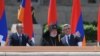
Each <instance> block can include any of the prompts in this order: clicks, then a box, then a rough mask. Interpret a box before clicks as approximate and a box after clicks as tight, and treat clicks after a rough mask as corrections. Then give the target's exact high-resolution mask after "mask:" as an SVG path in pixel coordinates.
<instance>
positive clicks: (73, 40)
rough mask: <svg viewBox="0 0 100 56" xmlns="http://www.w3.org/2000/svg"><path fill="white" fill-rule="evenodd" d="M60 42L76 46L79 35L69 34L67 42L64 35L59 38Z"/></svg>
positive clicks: (79, 38)
mask: <svg viewBox="0 0 100 56" xmlns="http://www.w3.org/2000/svg"><path fill="white" fill-rule="evenodd" d="M61 42H62V44H63V45H64V46H78V42H81V37H74V35H71V36H70V40H69V44H68V43H67V42H66V37H65V36H64V37H63V38H62V39H61Z"/></svg>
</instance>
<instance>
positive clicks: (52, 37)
mask: <svg viewBox="0 0 100 56" xmlns="http://www.w3.org/2000/svg"><path fill="white" fill-rule="evenodd" d="M59 33H60V32H59V31H58V29H57V25H50V26H49V30H48V31H46V32H45V33H44V34H43V39H42V46H61V42H60V40H59V38H58V35H59Z"/></svg>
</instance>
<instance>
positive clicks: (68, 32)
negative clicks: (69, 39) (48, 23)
mask: <svg viewBox="0 0 100 56" xmlns="http://www.w3.org/2000/svg"><path fill="white" fill-rule="evenodd" d="M63 33H64V34H66V35H69V34H70V33H71V27H70V26H65V27H64V28H63Z"/></svg>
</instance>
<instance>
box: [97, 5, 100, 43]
mask: <svg viewBox="0 0 100 56" xmlns="http://www.w3.org/2000/svg"><path fill="white" fill-rule="evenodd" d="M97 42H100V6H99V9H98V24H97Z"/></svg>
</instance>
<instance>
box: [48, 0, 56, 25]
mask: <svg viewBox="0 0 100 56" xmlns="http://www.w3.org/2000/svg"><path fill="white" fill-rule="evenodd" d="M56 23H57V8H56V0H50V4H49V9H48V22H47V24H48V26H49V25H52V24H56Z"/></svg>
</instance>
